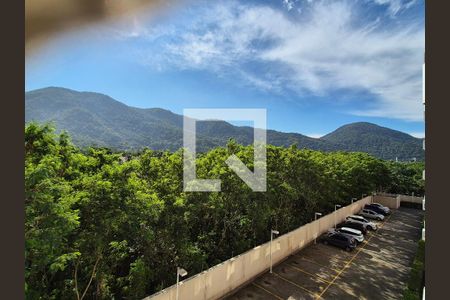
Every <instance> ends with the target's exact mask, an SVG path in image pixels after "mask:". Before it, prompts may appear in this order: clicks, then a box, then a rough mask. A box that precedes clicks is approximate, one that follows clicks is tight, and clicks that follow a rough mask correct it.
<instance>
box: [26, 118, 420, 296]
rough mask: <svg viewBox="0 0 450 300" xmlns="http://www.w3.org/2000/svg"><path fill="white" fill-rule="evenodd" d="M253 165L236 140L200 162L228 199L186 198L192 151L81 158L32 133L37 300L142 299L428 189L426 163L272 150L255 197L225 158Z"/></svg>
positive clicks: (43, 129) (30, 197) (29, 226)
mask: <svg viewBox="0 0 450 300" xmlns="http://www.w3.org/2000/svg"><path fill="white" fill-rule="evenodd" d="M230 154H235V155H237V156H238V157H239V158H240V159H241V160H242V161H243V162H244V163H245V164H246V165H247V166H248V167H249V168H252V167H253V148H252V146H242V145H239V144H237V143H236V142H233V141H231V142H230V143H228V145H227V147H218V148H215V149H213V150H211V151H208V152H206V153H202V154H199V155H198V157H197V161H196V164H197V176H198V177H199V178H219V179H221V181H222V191H221V192H211V193H198V192H193V193H185V192H183V189H182V187H183V183H182V178H183V174H182V173H183V161H182V158H183V155H182V150H178V151H176V152H161V151H152V150H145V151H142V152H140V153H139V154H134V155H133V154H130V153H114V152H112V151H110V150H108V149H104V148H90V149H89V150H87V151H81V150H80V149H78V148H76V147H74V146H73V145H72V144H71V142H70V139H69V137H68V135H67V134H65V133H62V134H60V135H59V136H56V135H55V134H54V130H53V129H52V128H51V127H50V126H48V125H37V124H35V123H31V124H29V125H27V126H26V128H25V192H26V193H25V195H26V198H25V204H26V223H25V238H26V249H25V256H26V261H25V270H26V285H25V286H26V288H25V292H26V297H27V298H28V299H74V298H75V299H110V298H115V299H119V298H124V299H136V298H141V297H144V296H145V295H148V294H151V293H154V292H156V291H158V290H160V289H162V288H164V287H167V286H169V285H171V284H173V283H174V282H175V280H176V278H175V277H176V276H175V274H176V267H177V266H183V267H184V268H186V269H187V270H189V274H190V275H193V274H196V273H198V272H201V271H202V270H205V269H207V268H208V267H210V266H212V265H215V264H217V263H219V262H222V261H224V260H226V259H228V258H230V257H231V256H234V255H237V254H239V253H242V252H244V251H247V250H249V249H250V248H252V247H254V246H256V245H258V244H261V243H264V242H266V241H267V240H268V239H269V237H270V235H269V232H270V229H271V228H277V229H278V230H279V231H280V232H282V233H285V232H288V231H290V230H292V229H294V228H296V227H298V226H301V225H303V224H305V223H307V222H310V221H311V220H312V217H313V216H314V212H315V211H321V212H323V213H327V212H331V211H332V210H333V207H334V204H342V205H346V204H348V203H350V201H351V198H353V197H357V198H360V196H361V194H363V193H366V194H368V193H370V192H372V191H388V192H398V193H400V192H409V191H415V192H416V194H420V193H423V182H422V181H421V180H420V179H419V177H418V174H419V173H420V175H421V170H420V168H421V167H422V166H421V165H418V164H405V163H401V164H400V163H394V162H385V161H382V160H379V159H376V158H374V157H372V156H370V155H368V154H364V153H346V152H335V153H324V152H319V151H312V150H305V149H297V148H296V147H295V146H291V147H289V148H283V147H275V146H270V145H269V146H267V169H268V174H267V192H264V193H261V192H252V191H251V189H250V188H249V187H248V186H247V185H246V184H245V183H244V182H243V181H242V180H241V179H240V178H239V177H238V176H236V174H234V172H233V171H232V170H230V169H229V168H228V167H227V165H226V163H225V160H226V159H227V158H228V157H229V155H230Z"/></svg>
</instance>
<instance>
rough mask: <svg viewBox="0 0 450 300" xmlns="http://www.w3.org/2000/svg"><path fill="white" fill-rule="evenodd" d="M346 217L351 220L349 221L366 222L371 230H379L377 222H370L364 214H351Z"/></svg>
mask: <svg viewBox="0 0 450 300" xmlns="http://www.w3.org/2000/svg"><path fill="white" fill-rule="evenodd" d="M346 219H347V220H349V221H353V222H356V223H361V224H366V225H367V228H368V229H370V230H377V229H378V226H377V224H375V223H374V222H370V221H369V220H367V219H366V218H364V217H363V216H358V215H350V216H348V217H347V218H346Z"/></svg>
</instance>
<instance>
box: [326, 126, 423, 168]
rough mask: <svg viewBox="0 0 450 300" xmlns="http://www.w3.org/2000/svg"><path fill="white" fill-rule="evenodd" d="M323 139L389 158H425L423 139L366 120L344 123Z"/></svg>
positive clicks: (349, 149)
mask: <svg viewBox="0 0 450 300" xmlns="http://www.w3.org/2000/svg"><path fill="white" fill-rule="evenodd" d="M321 139H322V140H325V141H328V142H331V143H334V144H335V145H337V147H338V148H340V149H342V150H345V151H363V152H368V153H374V154H378V156H380V155H379V154H383V155H382V156H383V158H388V159H394V158H395V157H398V158H399V159H401V160H405V159H412V158H414V157H416V158H417V159H419V160H423V158H424V151H423V150H422V140H421V139H418V138H415V137H413V136H411V135H409V134H406V133H403V132H401V131H397V130H392V129H389V128H386V127H381V126H378V125H375V124H371V123H366V122H358V123H352V124H347V125H344V126H342V127H340V128H338V129H336V130H335V131H333V132H331V133H329V134H327V135H325V136H323V137H322V138H321Z"/></svg>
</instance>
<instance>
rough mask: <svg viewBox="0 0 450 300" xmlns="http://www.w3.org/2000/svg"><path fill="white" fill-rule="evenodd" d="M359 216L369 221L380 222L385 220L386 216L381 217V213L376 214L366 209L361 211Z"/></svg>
mask: <svg viewBox="0 0 450 300" xmlns="http://www.w3.org/2000/svg"><path fill="white" fill-rule="evenodd" d="M359 214H360V215H361V216H363V217H366V218H369V219H374V220H378V221H382V220H384V216H383V215H381V214H379V213H376V212H374V211H373V210H370V209H366V208H364V209H363V210H361V212H360V213H359Z"/></svg>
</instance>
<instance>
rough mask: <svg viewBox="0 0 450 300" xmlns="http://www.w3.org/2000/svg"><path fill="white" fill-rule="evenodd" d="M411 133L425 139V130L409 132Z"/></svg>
mask: <svg viewBox="0 0 450 300" xmlns="http://www.w3.org/2000/svg"><path fill="white" fill-rule="evenodd" d="M408 134H409V135H412V136H413V137H416V138H419V139H423V138H424V137H425V132H423V131H419V132H408Z"/></svg>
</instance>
